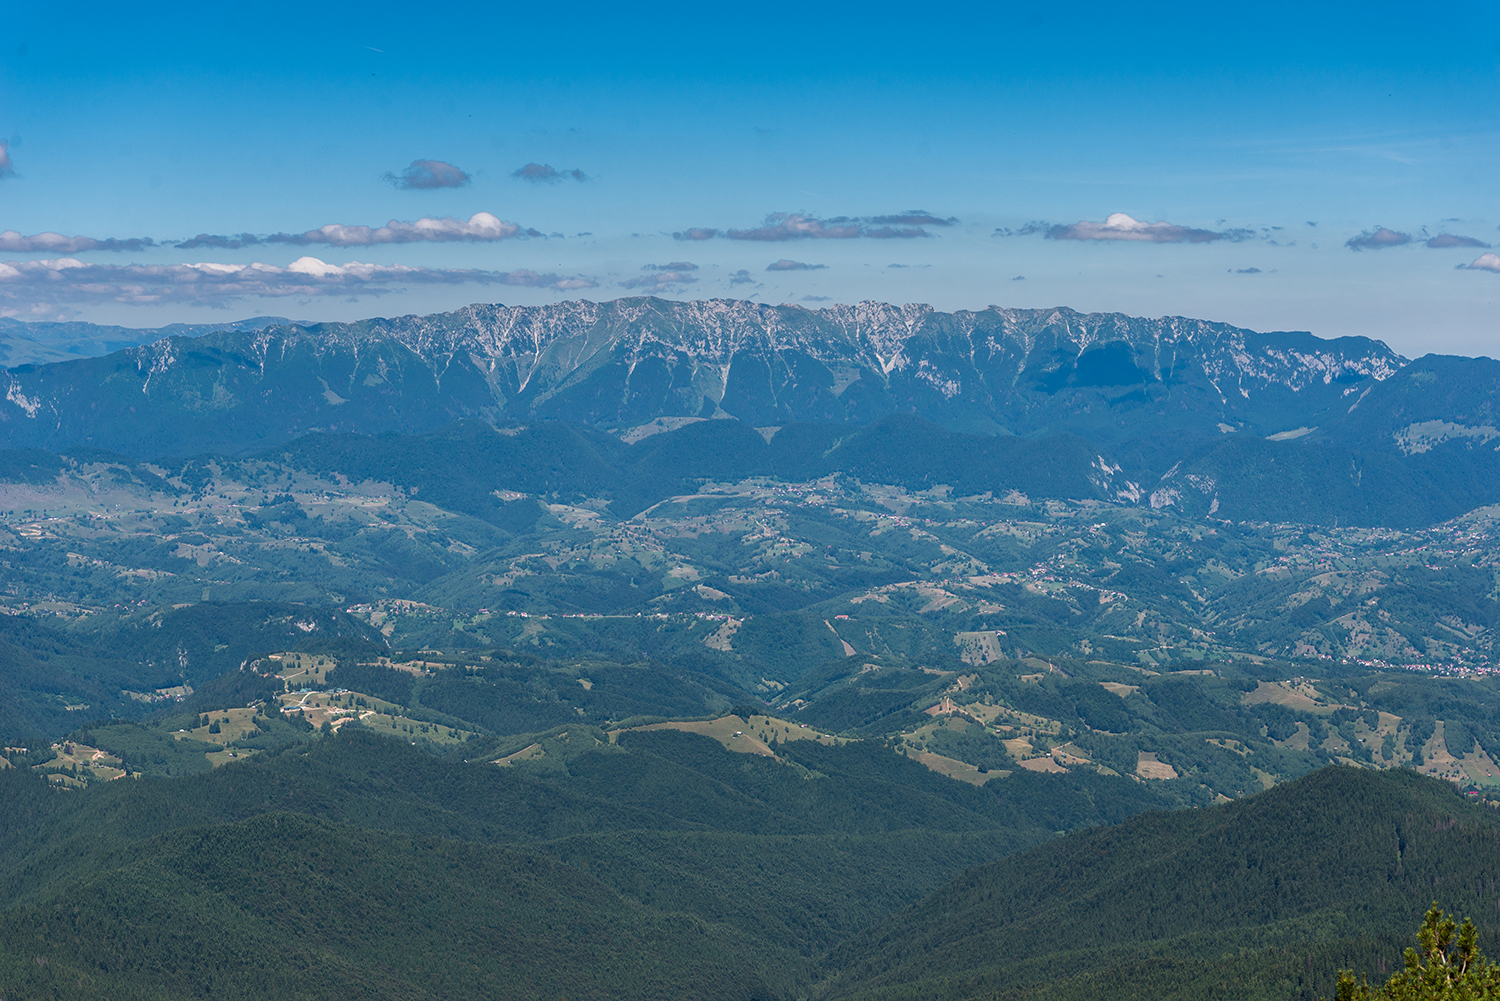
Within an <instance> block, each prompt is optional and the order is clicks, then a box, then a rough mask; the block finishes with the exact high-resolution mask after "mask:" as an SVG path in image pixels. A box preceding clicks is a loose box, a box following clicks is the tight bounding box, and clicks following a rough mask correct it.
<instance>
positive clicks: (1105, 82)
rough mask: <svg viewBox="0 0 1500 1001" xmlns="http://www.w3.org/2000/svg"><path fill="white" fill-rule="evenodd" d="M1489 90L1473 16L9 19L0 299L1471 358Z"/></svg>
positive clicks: (242, 9)
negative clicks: (985, 313)
mask: <svg viewBox="0 0 1500 1001" xmlns="http://www.w3.org/2000/svg"><path fill="white" fill-rule="evenodd" d="M36 6H38V7H39V6H41V5H36ZM51 6H53V7H58V6H59V5H51ZM1497 84H1500V15H1497V14H1496V12H1495V9H1494V8H1493V7H1492V6H1481V5H1462V6H1460V5H1450V6H1449V7H1448V8H1445V9H1441V10H1438V9H1434V8H1432V7H1430V6H1418V5H1414V4H1408V5H1384V6H1382V5H1370V4H1362V5H1353V4H1348V5H1331V4H1306V3H1303V4H1297V5H1279V6H1260V7H1255V8H1253V9H1252V8H1248V7H1241V8H1230V7H1228V6H1222V5H1220V6H1217V7H1212V8H1209V7H1208V6H1207V5H1201V4H1196V5H1191V6H1189V5H1180V6H1171V5H1155V6H1151V7H1149V8H1147V7H1136V8H1128V9H1127V7H1126V5H1119V4H1113V5H1089V4H1079V5H1069V6H1066V7H1063V6H1060V5H1046V6H1043V5H1024V6H1023V5H1014V6H1005V5H963V4H954V5H925V6H924V5H900V6H897V5H881V4H873V5H871V4H862V5H857V6H856V5H821V6H817V5H809V4H805V3H803V4H790V3H779V4H778V3H770V4H765V3H763V4H759V5H755V6H743V7H734V6H726V5H715V6H707V5H705V6H701V7H694V6H682V5H678V6H666V5H656V6H642V5H634V6H626V5H610V6H602V5H590V4H581V5H580V4H574V5H560V4H553V5H546V6H543V5H537V4H531V5H523V4H513V5H485V6H483V7H482V8H478V9H469V8H466V7H464V6H462V5H454V4H440V5H433V6H431V7H429V8H418V7H416V6H413V5H410V4H403V5H399V6H398V5H386V6H381V5H374V6H369V5H359V6H354V5H342V4H324V5H316V6H315V5H301V6H289V5H276V4H258V5H248V4H242V3H237V4H228V5H221V7H220V8H216V9H206V8H204V7H202V6H199V5H186V4H181V5H174V4H163V5H152V7H151V9H150V13H149V14H145V13H142V9H141V8H139V7H135V8H128V7H125V6H123V5H109V6H106V5H93V4H84V5H82V6H81V7H75V8H68V9H54V10H41V9H33V10H29V11H24V12H19V13H18V12H14V11H11V12H8V13H6V14H5V15H0V141H5V142H6V143H7V145H6V147H5V150H6V153H5V159H4V160H0V231H5V233H4V234H3V235H0V312H4V313H5V314H7V315H14V316H21V317H23V318H58V317H75V318H81V319H90V320H97V321H105V322H117V323H126V324H130V325H135V326H155V325H159V324H163V323H169V322H174V321H195V320H222V319H228V318H232V317H238V316H245V315H253V314H257V313H267V314H277V315H285V316H292V317H295V318H299V319H302V318H305V319H352V318H356V317H363V316H371V315H392V314H399V313H410V312H430V311H436V310H441V309H450V308H454V307H456V306H460V305H463V304H465V303H469V302H476V301H502V302H509V303H541V302H550V301H555V300H557V299H559V298H562V297H570V296H571V297H577V296H585V297H590V298H612V297H616V296H620V295H637V294H647V293H650V294H660V295H666V296H671V297H676V298H687V297H693V298H697V297H711V296H736V297H752V296H753V297H755V298H757V299H760V300H762V301H768V302H796V303H802V304H805V305H808V306H811V307H816V306H818V305H821V304H825V303H830V302H850V301H857V300H860V299H885V300H891V301H899V302H929V303H932V304H933V305H935V306H938V307H940V308H944V309H956V308H983V307H984V306H986V305H989V304H992V303H993V304H999V305H1004V306H1017V307H1042V306H1054V305H1067V306H1072V307H1074V308H1077V309H1083V310H1119V311H1122V312H1127V313H1133V314H1138V315H1150V316H1159V315H1166V314H1179V315H1189V316H1198V317H1205V318H1209V319H1216V320H1223V321H1226V322H1230V323H1235V324H1239V325H1243V326H1249V327H1254V328H1257V329H1306V330H1312V331H1313V332H1315V333H1318V334H1320V335H1323V336H1336V335H1343V334H1367V335H1370V336H1376V337H1380V338H1382V339H1384V340H1386V341H1387V342H1388V343H1390V344H1391V345H1392V346H1394V347H1395V348H1396V349H1397V350H1400V351H1402V352H1403V353H1406V354H1409V355H1419V354H1423V353H1426V352H1428V351H1444V352H1453V353H1465V354H1490V355H1500V324H1497V323H1496V321H1495V317H1496V308H1495V307H1496V304H1497V301H1500V297H1497V290H1500V257H1497V256H1494V255H1495V254H1496V253H1497V251H1496V250H1495V249H1494V245H1500V228H1497V226H1500V204H1497V196H1496V192H1497V183H1496V181H1497V178H1500V169H1497V168H1500V123H1497V116H1496V114H1495V111H1494V109H1495V106H1496V96H1497ZM1111 219H1113V221H1111ZM420 220H429V222H426V223H423V222H420ZM388 223H396V224H398V225H395V226H387V224H388ZM323 227H329V228H328V229H326V230H324V229H323ZM382 227H384V228H382ZM710 231H711V232H712V235H709V232H710ZM46 234H57V235H58V236H60V237H62V238H65V239H61V240H59V239H57V238H55V237H48V236H46ZM242 234H249V235H250V237H251V239H249V240H246V239H244V237H243V236H242ZM674 234H675V235H674ZM200 235H203V236H204V237H207V239H199V240H196V241H195V240H194V239H193V238H195V237H199V236H200ZM1444 236H1446V237H1447V239H1440V238H1441V237H1444ZM75 237H81V238H84V239H82V240H77V239H74V238H75ZM692 237H699V238H692ZM147 240H149V241H150V243H149V244H147V243H145V241H147ZM1429 243H1435V244H1436V245H1435V246H1429ZM184 244H186V246H184ZM1481 244H1482V245H1486V246H1481ZM111 248H114V249H111ZM1356 248H1359V249H1356ZM1487 254H1488V255H1491V256H1488V257H1487V256H1486V255H1487ZM783 262H785V263H783ZM184 265H195V266H197V265H211V266H216V267H201V266H200V267H191V268H188V267H184ZM251 265H260V267H249V266H251ZM688 265H691V266H692V267H688ZM778 265H779V266H778ZM795 265H806V267H796V266H795Z"/></svg>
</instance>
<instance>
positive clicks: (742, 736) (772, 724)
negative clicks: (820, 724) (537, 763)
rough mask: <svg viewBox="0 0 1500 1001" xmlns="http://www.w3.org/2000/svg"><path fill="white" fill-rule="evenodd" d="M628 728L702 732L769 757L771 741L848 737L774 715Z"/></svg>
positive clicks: (831, 740) (833, 741)
mask: <svg viewBox="0 0 1500 1001" xmlns="http://www.w3.org/2000/svg"><path fill="white" fill-rule="evenodd" d="M631 729H633V730H683V731H685V732H687V733H701V734H703V735H704V736H705V737H712V738H713V739H714V740H717V741H718V742H719V743H721V744H723V745H724V746H725V747H726V748H728V749H729V750H731V751H734V752H736V753H738V754H759V755H762V756H764V757H771V758H774V757H776V752H775V750H773V749H772V747H771V745H772V743H778V744H779V743H784V742H786V741H788V740H816V741H817V742H818V743H820V744H829V745H833V744H838V743H848V741H847V740H845V741H840V740H839V738H837V737H835V736H833V735H832V734H829V733H824V732H822V731H821V730H817V729H814V728H813V727H810V726H808V725H806V724H805V723H790V722H788V721H786V720H784V719H777V718H776V717H774V716H751V717H750V718H748V719H744V718H742V717H739V716H720V717H719V718H718V719H713V720H683V721H680V722H679V721H672V722H668V723H648V724H646V725H645V726H637V727H632V728H631ZM616 733H619V731H615V732H614V733H611V734H610V741H611V742H613V741H614V739H615V734H616Z"/></svg>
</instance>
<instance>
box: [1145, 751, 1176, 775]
mask: <svg viewBox="0 0 1500 1001" xmlns="http://www.w3.org/2000/svg"><path fill="white" fill-rule="evenodd" d="M1135 773H1136V774H1137V775H1139V776H1140V777H1141V778H1143V779H1175V778H1176V777H1177V769H1175V768H1173V767H1172V766H1171V765H1169V764H1167V763H1166V762H1165V761H1162V760H1160V759H1158V758H1157V756H1156V752H1155V751H1140V752H1139V753H1138V754H1137V755H1136V760H1135Z"/></svg>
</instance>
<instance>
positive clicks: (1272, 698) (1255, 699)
mask: <svg viewBox="0 0 1500 1001" xmlns="http://www.w3.org/2000/svg"><path fill="white" fill-rule="evenodd" d="M1240 701H1241V702H1242V703H1244V704H1245V705H1247V706H1253V705H1258V704H1260V703H1262V702H1271V703H1274V704H1276V705H1279V706H1286V707H1287V708H1288V709H1291V710H1293V711H1294V712H1307V713H1320V714H1324V715H1326V714H1329V713H1332V712H1333V711H1334V710H1336V709H1339V708H1341V707H1340V706H1339V705H1337V704H1334V703H1330V702H1327V701H1324V699H1323V697H1322V693H1321V692H1319V691H1318V690H1317V689H1316V688H1314V687H1313V686H1312V685H1311V684H1310V683H1308V682H1296V681H1262V682H1260V683H1259V685H1258V686H1257V687H1256V689H1255V691H1253V692H1246V693H1245V694H1244V695H1243V696H1241V697H1240Z"/></svg>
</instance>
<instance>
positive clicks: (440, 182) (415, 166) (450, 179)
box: [385, 160, 470, 191]
mask: <svg viewBox="0 0 1500 1001" xmlns="http://www.w3.org/2000/svg"><path fill="white" fill-rule="evenodd" d="M385 179H386V180H387V181H390V182H391V183H392V184H394V185H395V186H396V187H398V188H405V189H407V190H414V191H421V190H425V189H429V188H461V187H463V186H464V185H465V184H468V183H469V181H470V177H469V175H468V174H466V173H464V172H463V171H462V170H461V169H459V168H458V167H455V166H454V165H453V164H451V163H446V162H444V161H442V160H413V161H412V162H411V165H410V166H408V167H407V168H406V169H405V170H403V171H402V172H401V173H399V174H386V175H385Z"/></svg>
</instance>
